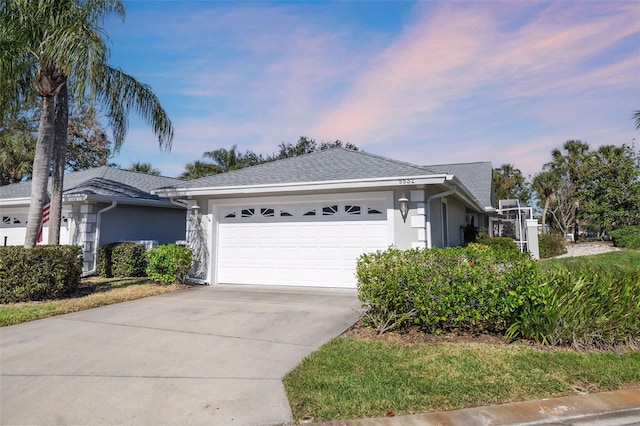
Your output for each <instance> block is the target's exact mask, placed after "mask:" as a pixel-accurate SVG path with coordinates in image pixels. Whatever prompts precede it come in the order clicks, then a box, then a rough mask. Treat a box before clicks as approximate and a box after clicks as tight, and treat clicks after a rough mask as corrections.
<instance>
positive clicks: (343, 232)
mask: <svg viewBox="0 0 640 426" xmlns="http://www.w3.org/2000/svg"><path fill="white" fill-rule="evenodd" d="M386 209H387V206H386V201H385V200H384V199H377V200H347V201H339V202H338V201H328V202H327V201H325V202H315V203H313V202H306V203H298V204H288V205H282V204H280V205H270V204H265V203H263V204H258V205H255V204H254V205H252V204H249V203H247V204H245V205H239V206H229V207H223V208H221V214H220V224H219V227H218V248H219V249H218V256H217V265H218V266H217V267H218V282H219V283H224V284H269V285H292V286H321V287H355V285H356V278H355V266H356V259H357V258H358V256H360V255H361V254H362V253H365V252H369V251H375V250H378V249H384V248H386V247H388V246H389V244H390V241H389V237H388V235H389V230H388V225H387V210H386Z"/></svg>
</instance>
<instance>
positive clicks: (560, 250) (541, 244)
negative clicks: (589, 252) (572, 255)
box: [538, 234, 567, 259]
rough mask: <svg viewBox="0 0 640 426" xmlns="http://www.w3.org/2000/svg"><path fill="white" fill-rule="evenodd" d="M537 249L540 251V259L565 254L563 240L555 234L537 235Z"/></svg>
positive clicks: (565, 249)
mask: <svg viewBox="0 0 640 426" xmlns="http://www.w3.org/2000/svg"><path fill="white" fill-rule="evenodd" d="M538 248H539V249H540V259H548V258H550V257H555V256H560V255H561V254H565V253H566V252H567V248H566V247H565V245H564V238H562V236H561V235H557V234H540V235H538Z"/></svg>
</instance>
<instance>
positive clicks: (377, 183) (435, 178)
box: [151, 173, 485, 212]
mask: <svg viewBox="0 0 640 426" xmlns="http://www.w3.org/2000/svg"><path fill="white" fill-rule="evenodd" d="M407 185H410V186H411V187H414V186H418V185H445V186H447V187H455V188H456V192H455V194H456V195H457V196H459V197H460V198H461V199H462V200H463V201H464V202H465V203H466V204H467V205H469V206H470V207H472V208H474V209H475V210H477V211H480V212H483V211H485V206H484V205H482V204H481V203H480V202H479V201H478V200H477V199H476V198H475V197H474V196H473V195H472V194H471V192H469V190H468V189H467V188H466V187H465V186H464V185H463V184H462V182H460V180H459V179H458V178H457V177H455V176H454V175H451V174H444V173H443V174H429V175H416V176H393V177H382V178H369V179H347V180H332V181H318V182H295V183H271V184H260V185H237V186H214V187H192V188H184V187H183V188H175V187H165V188H159V189H156V190H153V191H151V193H152V194H155V195H158V196H160V197H167V198H193V197H202V196H211V197H215V196H233V195H236V196H242V195H256V194H269V193H296V192H303V191H327V190H344V189H366V188H384V187H397V186H407Z"/></svg>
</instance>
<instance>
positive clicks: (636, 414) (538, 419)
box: [307, 389, 640, 426]
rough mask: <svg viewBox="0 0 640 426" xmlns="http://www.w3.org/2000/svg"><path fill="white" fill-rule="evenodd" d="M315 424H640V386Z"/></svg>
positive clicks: (398, 425)
mask: <svg viewBox="0 0 640 426" xmlns="http://www.w3.org/2000/svg"><path fill="white" fill-rule="evenodd" d="M307 424H311V425H315V426H401V425H402V426H411V425H421V426H429V425H434V426H435V425H443V426H444V425H465V426H467V425H470V426H473V425H478V426H480V425H512V426H515V425H518V426H534V425H545V424H546V425H551V424H555V425H558V424H564V425H567V424H576V425H577V424H580V425H588V424H593V425H603V426H604V425H638V424H640V389H629V390H621V391H613V392H601V393H594V394H588V395H573V396H565V397H560V398H547V399H540V400H534V401H523V402H513V403H508V404H501V405H490V406H486V407H477V408H463V409H460V410H453V411H445V412H434V413H425V414H417V415H409V416H397V417H382V418H365V419H352V420H334V421H330V422H320V423H307Z"/></svg>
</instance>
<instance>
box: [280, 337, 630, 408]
mask: <svg viewBox="0 0 640 426" xmlns="http://www.w3.org/2000/svg"><path fill="white" fill-rule="evenodd" d="M284 384H285V388H286V391H287V395H288V396H289V402H290V404H291V407H292V410H293V414H294V418H297V419H301V418H302V417H304V416H312V417H314V419H315V420H330V419H347V418H357V417H384V416H388V415H401V414H412V413H420V412H428V411H443V410H452V409H458V408H464V407H475V406H482V405H488V404H497V403H505V402H511V401H521V400H528V399H539V398H547V397H555V396H562V395H570V394H575V393H576V392H577V390H576V389H579V390H587V391H590V392H591V391H607V390H613V389H622V388H632V387H638V386H640V353H637V352H631V353H626V354H615V353H610V352H592V353H585V352H573V351H561V352H557V351H556V352H549V351H546V352H543V351H540V350H537V349H533V348H530V347H526V346H523V345H504V346H502V345H499V346H497V345H488V344H480V343H438V344H428V345H426V344H399V343H387V342H381V341H374V340H362V339H356V338H346V337H338V338H336V339H334V340H332V341H331V342H329V343H328V344H326V345H325V346H323V347H322V348H320V349H319V350H318V351H316V352H314V353H313V354H311V355H310V356H309V357H307V358H306V359H305V360H304V361H303V362H302V363H301V364H300V365H299V366H298V367H297V368H296V369H295V370H293V371H292V372H291V373H289V374H288V375H287V376H286V377H285V381H284Z"/></svg>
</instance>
